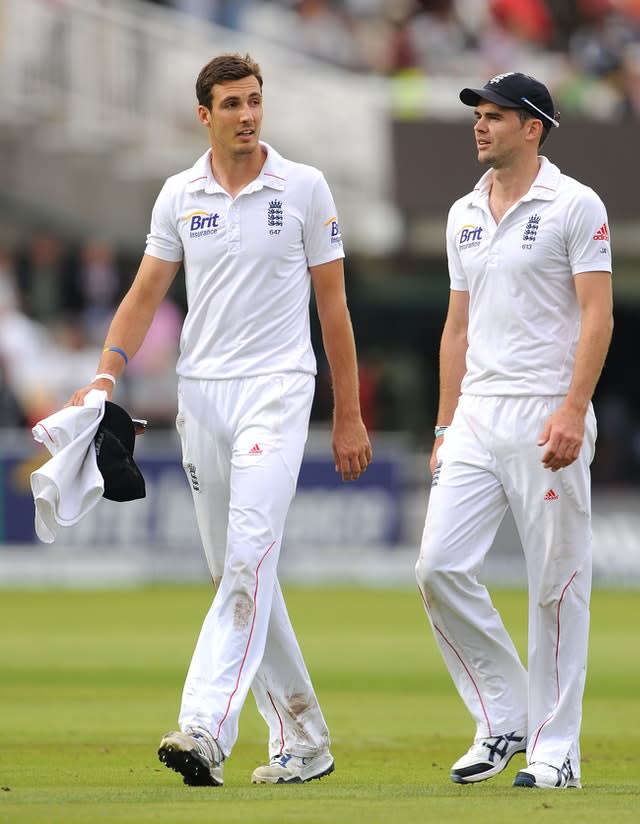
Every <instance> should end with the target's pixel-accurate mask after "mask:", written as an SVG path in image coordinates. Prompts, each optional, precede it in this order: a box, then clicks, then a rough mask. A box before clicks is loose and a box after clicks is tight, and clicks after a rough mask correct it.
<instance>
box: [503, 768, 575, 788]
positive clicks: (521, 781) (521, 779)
mask: <svg viewBox="0 0 640 824" xmlns="http://www.w3.org/2000/svg"><path fill="white" fill-rule="evenodd" d="M512 786H513V787H528V788H531V787H533V789H536V790H581V789H582V784H581V783H580V782H579V781H578V780H577V779H575V778H570V779H569V781H568V782H567V783H566V784H565V785H564V787H557V786H555V785H554V786H553V787H552V786H551V785H549V784H538V782H537V781H536V779H535V777H534V776H533V775H531V773H528V772H519V773H518V774H517V775H516V777H515V779H514V781H513V785H512Z"/></svg>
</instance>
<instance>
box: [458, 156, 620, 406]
mask: <svg viewBox="0 0 640 824" xmlns="http://www.w3.org/2000/svg"><path fill="white" fill-rule="evenodd" d="M540 161H541V165H540V171H539V173H538V176H537V178H536V179H535V181H534V183H533V185H532V186H531V189H530V190H529V192H528V193H527V194H526V195H525V196H524V197H523V198H522V199H521V200H519V201H518V202H517V203H516V204H514V205H513V206H512V207H511V209H509V211H508V212H507V213H506V215H505V216H504V218H503V219H502V220H501V222H500V224H499V225H496V222H495V220H494V219H493V216H492V214H491V211H490V209H489V190H490V186H491V175H492V171H491V170H489V171H488V172H487V173H486V174H485V175H484V176H483V177H482V178H481V179H480V181H479V182H478V184H477V186H476V188H475V189H474V190H473V192H471V193H469V194H468V195H466V196H465V197H462V198H460V199H459V200H457V201H456V202H455V203H454V204H453V206H452V207H451V209H450V211H449V217H448V221H447V256H448V262H449V277H450V283H451V289H452V290H457V291H468V292H469V328H468V342H469V346H468V350H467V371H466V374H465V376H464V378H463V381H462V391H463V392H464V393H468V394H472V395H562V394H565V393H566V392H567V390H568V388H569V384H570V382H571V378H572V374H573V367H574V361H575V349H576V344H577V341H578V335H579V332H580V311H579V307H578V301H577V297H576V292H575V287H574V283H573V277H574V275H578V274H580V273H581V272H596V271H601V272H611V248H610V244H609V229H608V221H607V213H606V210H605V207H604V204H603V203H602V201H601V200H600V198H599V197H598V195H597V194H596V193H595V192H594V191H593V190H592V189H590V188H588V187H587V186H584V185H583V184H581V183H579V182H578V181H576V180H574V179H573V178H570V177H567V176H566V175H563V174H561V172H560V170H559V169H558V167H557V166H554V165H553V164H552V163H550V162H549V161H548V160H547V159H546V158H545V157H541V158H540Z"/></svg>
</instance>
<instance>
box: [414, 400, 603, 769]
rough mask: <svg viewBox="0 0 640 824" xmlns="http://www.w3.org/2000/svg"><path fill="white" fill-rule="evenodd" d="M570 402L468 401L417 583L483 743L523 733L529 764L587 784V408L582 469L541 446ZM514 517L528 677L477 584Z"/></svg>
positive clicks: (438, 484) (450, 444)
mask: <svg viewBox="0 0 640 824" xmlns="http://www.w3.org/2000/svg"><path fill="white" fill-rule="evenodd" d="M562 400H563V398H561V397H479V396H469V395H462V396H461V397H460V400H459V403H458V407H457V409H456V413H455V415H454V419H453V422H452V425H451V426H450V427H449V429H447V432H446V434H445V436H444V440H443V443H442V445H441V447H440V449H439V450H438V456H437V457H438V468H437V469H436V471H435V473H434V479H433V486H432V488H431V493H430V496H429V505H428V509H427V517H426V522H425V527H424V534H423V537H422V545H421V549H420V556H419V558H418V562H417V564H416V578H417V581H418V586H419V588H420V592H421V595H422V597H423V600H424V604H425V608H426V611H427V614H428V617H429V619H430V621H431V625H432V627H433V631H434V635H435V638H436V641H437V643H438V646H439V647H440V650H441V652H442V655H443V657H444V660H445V663H446V665H447V667H448V669H449V672H450V673H451V676H452V678H453V681H454V683H455V685H456V688H457V689H458V692H459V693H460V696H461V697H462V699H463V701H464V702H465V704H466V706H467V708H468V709H469V712H470V713H471V715H472V716H473V718H474V720H475V722H476V739H477V738H484V737H487V736H494V735H502V734H505V733H508V732H511V731H513V730H519V731H526V733H527V736H528V744H527V763H529V764H530V763H532V762H534V761H543V762H545V763H548V764H551V765H553V766H555V767H561V766H562V764H563V763H564V760H565V758H566V757H567V755H568V756H569V757H570V759H571V765H572V769H573V772H574V774H575V775H576V776H577V777H579V775H580V747H579V734H580V724H581V718H582V697H583V692H584V684H585V675H586V661H587V644H588V634H589V598H590V593H591V495H590V475H589V465H590V463H591V460H592V458H593V451H594V447H595V438H596V424H595V417H594V414H593V410H592V408H591V407H590V408H589V412H588V414H587V417H586V422H585V438H584V442H583V445H582V450H581V452H580V455H579V458H578V460H576V461H575V462H574V463H573V464H572V465H571V466H569V467H567V468H565V469H562V470H559V471H558V472H551V471H550V470H548V469H545V468H544V467H543V465H542V463H541V460H540V459H541V457H542V454H543V452H544V449H545V447H540V446H537V441H538V440H539V438H540V435H541V433H542V429H543V425H544V422H545V420H546V419H547V418H548V417H549V416H550V414H551V413H552V412H553V411H554V410H555V409H556V408H557V407H558V406H559V405H560V403H561V402H562ZM507 507H511V511H512V513H513V516H514V520H515V523H516V526H517V529H518V533H519V536H520V539H521V542H522V546H523V550H524V556H525V560H526V567H527V578H528V588H529V613H528V667H527V670H525V668H524V667H523V666H522V664H521V662H520V659H519V657H518V654H517V652H516V649H515V647H514V644H513V643H512V641H511V638H510V637H509V634H508V633H507V630H506V629H505V627H504V624H503V622H502V620H501V618H500V615H499V614H498V612H497V611H496V609H495V608H494V607H493V605H492V603H491V599H490V597H489V593H488V591H487V589H486V587H485V586H484V584H483V583H482V582H481V580H480V577H479V576H480V575H481V571H482V566H483V562H484V560H485V557H486V555H487V552H488V551H489V549H490V548H491V545H492V543H493V540H494V538H495V535H496V532H497V530H498V527H499V525H500V522H501V521H502V519H503V517H504V515H505V513H506V511H507Z"/></svg>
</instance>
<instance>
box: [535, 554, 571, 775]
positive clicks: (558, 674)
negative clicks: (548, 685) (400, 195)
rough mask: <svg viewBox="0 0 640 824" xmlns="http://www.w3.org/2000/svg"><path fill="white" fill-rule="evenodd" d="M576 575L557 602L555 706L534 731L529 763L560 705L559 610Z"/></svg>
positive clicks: (569, 581)
mask: <svg viewBox="0 0 640 824" xmlns="http://www.w3.org/2000/svg"><path fill="white" fill-rule="evenodd" d="M577 574H578V571H577V570H576V571H575V572H574V573H573V575H572V576H571V578H569V580H568V582H567V583H566V584H565V585H564V588H563V590H562V593H561V594H560V600H559V601H558V608H557V610H556V655H555V662H556V706H555V707H554V708H553V711H552V712H551V714H550V715H549V717H548V718H545V720H544V721H543V722H542V724H540V726H539V727H538V729H537V730H536V734H535V737H534V739H533V746H532V747H531V756H530V760H531V761H533V760H534V758H533V752H534V750H535V748H536V746H537V744H538V738H540V733H541V732H542V730H543V729H544V727H545V726H546V725H547V724H548V723H549V721H551V719H552V718H553V715H554V712H555V710H556V708H557V706H558V704H559V703H560V672H559V668H558V658H559V657H560V608H561V607H562V602H563V600H564V596H565V593H566V591H567V590H568V589H569V587H570V586H571V584H572V583H573V579H574V578H575V577H576V575H577Z"/></svg>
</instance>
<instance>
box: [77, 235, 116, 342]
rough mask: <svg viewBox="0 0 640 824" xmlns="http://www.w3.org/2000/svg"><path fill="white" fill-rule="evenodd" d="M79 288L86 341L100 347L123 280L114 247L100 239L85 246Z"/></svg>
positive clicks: (79, 273) (78, 282)
mask: <svg viewBox="0 0 640 824" xmlns="http://www.w3.org/2000/svg"><path fill="white" fill-rule="evenodd" d="M75 284H76V287H75V288H76V290H77V292H78V293H79V295H80V299H81V310H80V317H81V320H82V326H83V328H84V332H85V335H86V338H87V340H88V341H89V342H90V343H95V344H100V343H101V342H102V341H104V339H105V337H106V334H107V329H108V328H109V323H110V322H111V317H112V315H113V313H114V311H115V307H116V303H117V301H118V299H119V297H120V285H121V277H120V272H119V270H118V265H117V262H116V252H115V249H114V247H113V244H112V243H110V242H109V241H107V240H98V239H94V240H89V241H87V242H86V243H85V245H84V246H83V247H82V249H81V250H80V255H79V261H78V267H77V270H76V273H75Z"/></svg>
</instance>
